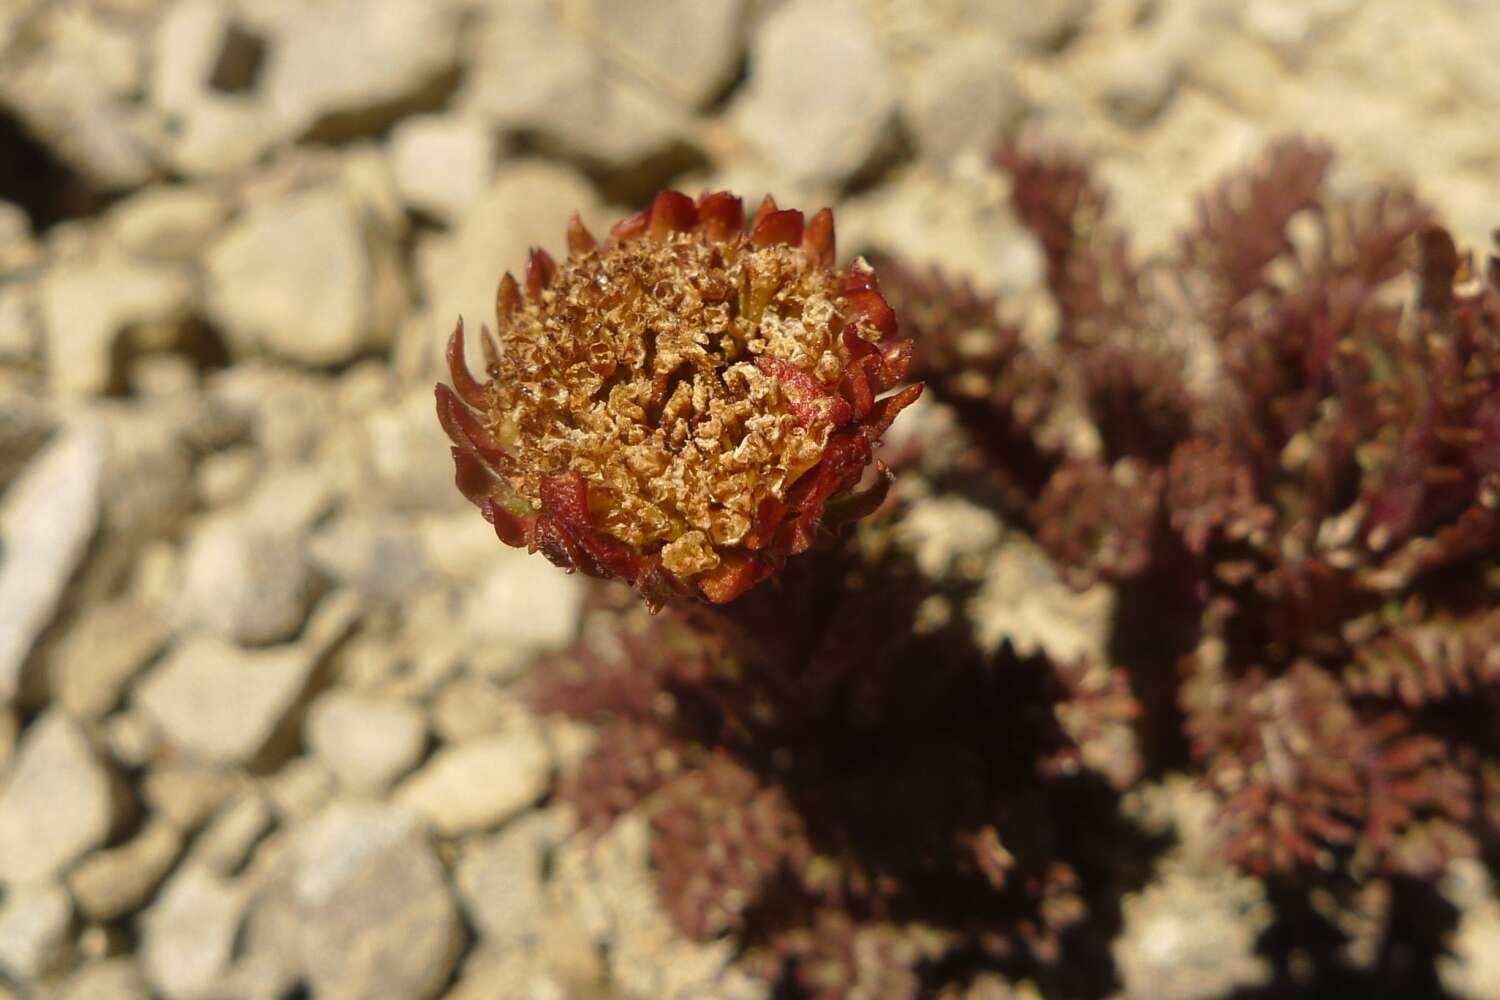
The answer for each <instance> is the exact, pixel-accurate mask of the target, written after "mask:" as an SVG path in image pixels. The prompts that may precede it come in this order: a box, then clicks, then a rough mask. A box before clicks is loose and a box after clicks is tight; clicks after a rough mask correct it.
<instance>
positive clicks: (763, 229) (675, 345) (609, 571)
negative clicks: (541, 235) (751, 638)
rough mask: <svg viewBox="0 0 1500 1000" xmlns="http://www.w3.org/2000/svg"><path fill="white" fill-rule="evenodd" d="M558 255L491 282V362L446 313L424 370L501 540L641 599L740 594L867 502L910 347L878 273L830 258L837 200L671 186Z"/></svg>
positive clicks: (457, 457)
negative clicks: (787, 201)
mask: <svg viewBox="0 0 1500 1000" xmlns="http://www.w3.org/2000/svg"><path fill="white" fill-rule="evenodd" d="M567 244H568V256H567V259H566V260H564V261H563V262H561V263H558V262H557V261H555V260H553V258H552V257H550V256H549V255H548V254H547V253H546V252H545V251H542V250H533V251H532V253H531V258H530V260H529V261H528V263H527V267H526V276H525V280H524V283H520V282H517V281H516V280H515V279H514V278H513V277H512V276H511V275H510V274H509V273H507V274H506V275H505V277H504V278H503V279H502V280H501V282H500V287H499V292H498V295H497V307H496V311H497V314H498V317H497V318H498V321H499V331H498V336H497V337H496V336H491V334H490V333H489V331H488V330H486V331H484V335H483V339H482V344H483V346H484V353H485V359H486V376H487V378H486V379H485V380H484V381H482V382H481V381H479V380H478V379H476V378H475V377H474V376H473V375H472V374H471V373H470V371H469V369H468V367H467V365H466V363H465V356H464V329H463V324H462V321H461V320H460V323H459V326H458V328H457V329H456V330H455V331H454V333H453V337H452V339H451V341H450V342H449V347H448V363H449V369H450V374H451V376H452V381H453V385H452V388H449V387H448V386H446V385H439V386H438V387H437V410H438V419H439V420H440V421H441V422H442V425H443V429H444V430H445V431H446V432H447V434H448V436H449V438H450V439H451V440H452V442H453V459H454V464H455V466H456V469H457V483H458V487H459V489H460V490H462V491H463V493H464V495H465V496H466V497H468V498H469V499H470V500H471V501H472V502H473V503H474V504H475V505H477V506H478V507H479V509H480V511H481V512H482V513H483V515H484V516H485V518H486V519H487V520H489V521H491V522H492V523H493V524H494V526H495V532H496V534H497V535H499V537H500V539H501V541H503V542H505V543H506V544H508V545H513V546H525V547H526V548H528V549H529V550H531V551H533V552H535V551H540V552H542V553H543V554H544V555H545V556H546V557H547V558H548V559H550V560H551V561H552V562H554V563H556V564H557V565H559V566H562V567H565V568H567V569H569V570H581V571H583V572H585V573H587V574H589V575H590V576H595V577H601V578H619V579H622V580H625V581H627V582H629V583H630V584H631V585H632V586H634V587H635V588H636V590H638V591H639V592H640V593H641V594H642V595H643V596H644V598H645V600H646V602H647V603H648V604H649V605H650V606H651V607H653V608H659V607H661V606H662V605H663V604H665V603H666V602H667V601H668V600H669V599H671V598H673V597H676V596H690V597H693V598H702V599H706V600H708V601H710V602H713V603H725V602H728V601H732V600H733V599H734V598H736V597H738V596H739V595H740V594H742V593H744V592H745V591H746V590H748V589H749V588H751V587H753V586H755V585H756V584H757V583H759V582H760V581H762V580H764V579H765V578H766V577H767V576H769V575H770V574H772V573H774V572H776V570H777V569H779V568H780V567H781V566H782V564H783V563H784V562H785V560H786V559H787V557H789V556H791V555H795V554H797V553H800V552H803V551H806V550H807V549H808V548H809V547H811V546H812V544H813V542H814V540H815V538H816V536H817V533H818V530H819V528H820V527H824V526H833V525H836V524H837V523H839V522H842V521H845V520H848V519H850V518H854V517H858V516H860V515H861V514H863V513H866V512H868V511H869V510H871V509H873V508H874V507H875V506H877V505H878V504H879V501H880V500H881V498H882V497H883V496H884V493H885V489H886V488H887V486H888V483H889V477H888V474H887V473H886V472H885V470H884V468H883V467H882V468H880V470H879V478H878V479H877V480H876V482H875V483H874V484H873V485H871V486H869V487H867V488H866V489H865V490H864V491H863V492H860V491H859V490H858V489H857V488H858V486H859V484H860V480H861V479H862V477H863V476H864V474H865V471H866V468H867V467H868V466H869V465H870V464H871V462H872V461H873V447H874V444H875V442H876V440H877V439H878V438H879V437H880V435H881V434H882V433H883V432H884V431H885V429H886V428H887V427H888V426H889V425H890V423H891V421H892V420H894V419H895V417H896V415H897V414H898V413H900V412H901V410H902V409H903V408H905V407H906V406H907V405H909V404H910V403H911V402H912V401H913V400H915V399H916V398H917V396H918V395H919V394H920V393H921V387H920V386H919V385H912V386H907V387H906V388H904V389H901V390H900V391H898V392H895V393H892V394H890V395H885V396H882V395H881V394H882V393H885V392H886V391H887V390H889V389H892V388H893V387H894V386H895V385H896V384H897V383H898V382H899V381H900V380H901V379H902V378H903V377H904V376H905V374H906V370H907V367H908V365H909V363H910V357H911V346H910V344H909V343H908V342H906V341H903V340H899V339H897V337H896V322H895V316H894V314H893V313H892V312H891V309H890V307H889V306H888V305H887V304H886V301H885V299H884V298H883V297H882V295H881V294H880V289H879V287H878V285H877V283H876V280H875V275H874V272H873V271H872V270H871V269H870V268H869V266H868V265H866V264H865V263H864V262H863V261H859V260H856V261H855V262H854V263H853V264H852V265H850V266H849V267H848V268H846V269H844V270H839V269H837V268H835V266H834V230H833V214H832V212H830V211H829V210H828V209H824V210H823V211H821V212H819V213H817V214H816V215H814V216H813V217H812V218H811V219H810V220H806V221H804V218H803V215H802V213H801V212H799V211H795V210H790V209H781V208H778V207H777V205H776V203H775V201H774V200H772V199H771V198H769V197H767V198H766V200H765V201H764V202H763V203H762V204H761V206H760V209H759V210H758V211H757V212H756V214H755V217H754V218H753V219H752V220H751V222H750V224H749V227H748V229H747V228H746V225H745V219H744V211H743V208H742V205H741V202H740V199H739V198H737V197H735V196H733V195H731V194H728V193H726V192H717V193H713V194H705V195H703V196H702V197H701V198H699V199H698V200H697V201H694V200H692V199H691V198H689V197H687V196H686V195H683V194H681V193H678V192H675V191H666V192H663V193H661V194H659V195H657V196H656V198H655V200H654V201H653V202H652V204H651V205H650V207H648V208H647V209H645V210H643V211H641V212H639V213H637V214H635V215H633V216H630V217H629V218H627V219H625V220H623V221H621V222H620V223H618V224H617V225H615V226H614V228H613V229H611V230H610V232H609V235H608V237H607V238H606V239H605V240H603V241H599V240H596V239H595V238H594V237H593V236H592V235H590V234H589V232H588V231H587V230H586V229H585V228H584V226H583V224H582V222H581V221H580V220H579V219H578V218H577V216H576V215H575V216H574V218H573V221H572V223H571V225H570V226H569V228H568V233H567Z"/></svg>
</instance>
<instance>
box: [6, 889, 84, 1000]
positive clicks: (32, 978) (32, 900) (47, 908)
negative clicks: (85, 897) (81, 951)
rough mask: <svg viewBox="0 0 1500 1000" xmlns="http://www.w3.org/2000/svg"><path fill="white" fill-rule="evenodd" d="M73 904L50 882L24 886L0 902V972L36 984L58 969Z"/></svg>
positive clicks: (12, 891)
mask: <svg viewBox="0 0 1500 1000" xmlns="http://www.w3.org/2000/svg"><path fill="white" fill-rule="evenodd" d="M72 920H73V902H72V900H70V899H69V898H68V892H67V890H66V889H64V888H63V887H62V886H60V885H57V884H56V883H53V882H24V883H21V884H18V885H12V886H10V887H9V888H8V889H6V890H5V897H4V899H3V900H0V969H3V970H5V971H7V972H9V973H10V974H11V976H13V977H14V978H16V979H18V980H20V981H21V982H22V983H27V982H32V983H34V982H36V980H37V979H39V978H40V977H42V976H43V975H45V974H47V973H49V972H51V971H53V970H54V969H56V968H58V967H59V966H61V965H62V963H63V961H64V960H65V957H66V954H67V948H68V927H69V924H70V923H71V922H72Z"/></svg>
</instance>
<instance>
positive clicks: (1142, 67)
mask: <svg viewBox="0 0 1500 1000" xmlns="http://www.w3.org/2000/svg"><path fill="white" fill-rule="evenodd" d="M1182 70H1183V67H1182V60H1181V59H1180V58H1178V57H1177V54H1176V53H1175V52H1174V51H1173V49H1172V47H1171V46H1168V45H1165V44H1163V43H1162V42H1161V41H1160V40H1159V39H1156V38H1144V39H1139V38H1130V39H1126V40H1123V41H1121V42H1119V43H1118V44H1115V45H1111V46H1109V48H1108V50H1107V52H1105V53H1101V55H1100V56H1099V57H1098V58H1097V59H1096V61H1095V63H1094V64H1093V67H1092V69H1091V76H1092V77H1093V85H1094V86H1095V87H1096V88H1097V92H1098V99H1099V100H1100V102H1101V103H1102V104H1103V105H1104V106H1105V107H1107V108H1108V109H1109V110H1110V112H1111V114H1112V115H1113V116H1114V118H1115V119H1116V120H1117V121H1119V122H1120V123H1121V124H1122V125H1125V126H1127V127H1130V128H1139V127H1141V126H1143V125H1146V124H1148V123H1150V122H1151V121H1152V120H1153V119H1155V118H1156V117H1157V116H1158V115H1159V114H1160V113H1161V111H1162V109H1163V108H1165V107H1166V106H1167V103H1168V102H1169V101H1170V100H1171V99H1172V95H1173V93H1174V92H1175V91H1176V89H1177V85H1178V82H1179V80H1180V79H1181V77H1182Z"/></svg>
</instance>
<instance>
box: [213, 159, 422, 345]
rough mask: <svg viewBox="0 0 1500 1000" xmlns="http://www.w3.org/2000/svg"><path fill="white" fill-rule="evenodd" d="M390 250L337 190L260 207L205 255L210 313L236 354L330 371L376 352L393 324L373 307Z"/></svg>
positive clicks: (357, 204)
mask: <svg viewBox="0 0 1500 1000" xmlns="http://www.w3.org/2000/svg"><path fill="white" fill-rule="evenodd" d="M391 253H392V248H391V246H390V245H389V244H388V242H387V240H386V233H385V230H384V229H383V228H382V227H379V226H374V225H367V224H366V214H365V213H364V211H363V208H362V205H361V203H360V202H359V201H358V200H357V199H355V198H354V197H352V196H351V195H350V194H348V193H346V192H344V191H342V190H339V189H337V188H333V187H321V188H314V189H312V190H308V191H302V192H298V193H296V194H293V195H289V196H287V197H285V198H281V199H277V200H268V201H262V202H259V203H257V204H255V205H254V206H253V207H252V208H250V210H249V211H247V212H246V213H245V214H244V215H242V216H241V217H240V218H239V219H237V220H236V221H235V222H234V223H233V224H232V225H231V227H230V228H229V229H228V230H227V231H226V232H225V233H224V235H223V236H222V237H220V238H219V240H218V241H216V242H215V243H214V244H212V245H211V246H210V247H209V249H208V250H207V254H206V257H205V265H206V268H207V275H208V307H209V311H210V313H211V314H212V316H213V317H214V319H215V320H217V321H218V322H219V323H220V324H221V325H222V326H223V327H224V333H225V336H226V337H227V338H228V340H229V342H230V344H231V346H233V347H234V348H235V349H236V350H239V351H241V352H252V351H255V350H264V351H268V352H270V353H272V354H274V355H276V356H278V357H281V358H285V359H287V360H290V361H294V362H297V363H300V364H304V365H312V366H321V365H334V364H340V363H342V362H347V361H350V360H352V359H353V358H354V357H356V356H357V355H359V354H360V353H362V352H364V351H366V350H369V349H371V348H374V347H377V346H379V344H380V343H381V341H382V340H383V339H385V337H386V336H388V334H389V332H390V329H391V326H392V324H393V323H394V319H395V317H392V316H389V315H384V314H382V312H381V311H378V310H376V309H375V304H376V300H377V287H376V285H377V280H378V277H379V276H378V274H377V272H379V271H381V270H382V268H383V266H384V263H383V260H382V258H386V257H389V256H390V254H391Z"/></svg>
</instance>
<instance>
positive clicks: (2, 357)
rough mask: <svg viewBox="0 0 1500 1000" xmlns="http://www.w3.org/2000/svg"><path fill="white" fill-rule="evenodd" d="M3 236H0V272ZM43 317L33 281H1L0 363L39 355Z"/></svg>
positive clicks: (27, 359)
mask: <svg viewBox="0 0 1500 1000" xmlns="http://www.w3.org/2000/svg"><path fill="white" fill-rule="evenodd" d="M5 252H6V250H5V237H4V236H3V235H0V270H3V268H4V260H3V256H4V254H5ZM41 346H42V317H41V307H40V304H39V301H38V295H37V287H36V283H35V282H30V281H8V280H3V279H0V362H17V361H31V360H32V359H34V358H36V357H37V356H38V355H39V354H40V352H41Z"/></svg>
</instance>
